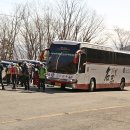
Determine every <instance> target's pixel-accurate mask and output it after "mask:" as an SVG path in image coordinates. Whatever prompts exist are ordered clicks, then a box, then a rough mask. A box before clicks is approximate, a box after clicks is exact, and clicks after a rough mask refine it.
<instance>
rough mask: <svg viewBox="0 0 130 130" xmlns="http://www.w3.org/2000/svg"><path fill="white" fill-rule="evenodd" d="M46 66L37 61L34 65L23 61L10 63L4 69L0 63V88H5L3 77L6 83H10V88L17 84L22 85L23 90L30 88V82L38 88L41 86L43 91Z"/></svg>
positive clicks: (14, 87)
mask: <svg viewBox="0 0 130 130" xmlns="http://www.w3.org/2000/svg"><path fill="white" fill-rule="evenodd" d="M4 70H5V76H4V77H3V75H2V74H3V71H4ZM46 73H47V70H46V67H45V65H44V64H40V63H37V64H35V65H33V64H31V63H27V62H23V63H17V64H14V63H10V64H9V65H8V66H6V68H5V69H4V67H3V65H2V64H1V63H0V83H1V86H2V90H5V86H4V84H3V78H4V80H6V83H7V85H10V84H12V89H16V87H18V85H21V86H24V87H25V90H29V89H30V84H32V83H33V85H36V86H37V87H38V90H39V89H40V88H41V87H42V88H43V91H45V77H46Z"/></svg>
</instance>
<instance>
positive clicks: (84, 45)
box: [53, 40, 114, 51]
mask: <svg viewBox="0 0 130 130" xmlns="http://www.w3.org/2000/svg"><path fill="white" fill-rule="evenodd" d="M53 44H67V45H78V44H80V48H83V47H86V48H93V49H99V50H106V51H114V50H113V49H112V48H111V47H109V46H103V45H98V44H92V43H88V42H78V41H69V40H59V41H54V42H53Z"/></svg>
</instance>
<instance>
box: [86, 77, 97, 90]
mask: <svg viewBox="0 0 130 130" xmlns="http://www.w3.org/2000/svg"><path fill="white" fill-rule="evenodd" d="M95 89H96V82H95V80H94V79H91V80H90V84H89V89H88V90H89V92H94V91H95Z"/></svg>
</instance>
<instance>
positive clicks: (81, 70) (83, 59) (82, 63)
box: [79, 53, 86, 73]
mask: <svg viewBox="0 0 130 130" xmlns="http://www.w3.org/2000/svg"><path fill="white" fill-rule="evenodd" d="M85 63H86V54H84V53H83V54H81V57H80V65H79V73H85V66H86V65H85Z"/></svg>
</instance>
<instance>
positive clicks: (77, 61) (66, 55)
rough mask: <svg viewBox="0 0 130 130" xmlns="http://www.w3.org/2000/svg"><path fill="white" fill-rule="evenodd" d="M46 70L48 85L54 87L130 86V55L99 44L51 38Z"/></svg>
mask: <svg viewBox="0 0 130 130" xmlns="http://www.w3.org/2000/svg"><path fill="white" fill-rule="evenodd" d="M47 69H48V73H47V75H46V81H47V84H51V85H53V86H54V87H55V86H60V87H61V88H71V89H86V90H89V91H94V90H95V89H100V88H119V89H120V90H123V89H124V87H125V86H129V85H130V54H129V53H126V52H121V51H114V50H113V49H112V48H111V47H105V46H101V45H95V44H90V43H85V42H75V41H66V40H61V41H54V42H52V44H51V46H50V55H49V58H48V62H47Z"/></svg>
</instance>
